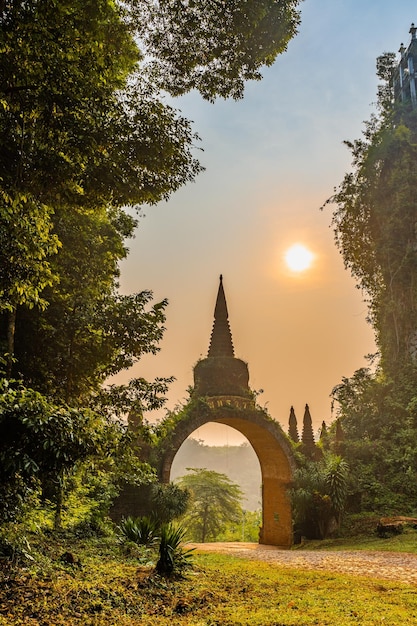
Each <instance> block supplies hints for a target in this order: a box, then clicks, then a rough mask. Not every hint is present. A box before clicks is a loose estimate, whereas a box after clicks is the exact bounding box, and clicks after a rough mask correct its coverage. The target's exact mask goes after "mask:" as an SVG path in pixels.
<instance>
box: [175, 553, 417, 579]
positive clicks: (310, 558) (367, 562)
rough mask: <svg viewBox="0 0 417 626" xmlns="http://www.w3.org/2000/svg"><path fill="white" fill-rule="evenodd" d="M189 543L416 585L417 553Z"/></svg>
mask: <svg viewBox="0 0 417 626" xmlns="http://www.w3.org/2000/svg"><path fill="white" fill-rule="evenodd" d="M191 546H192V547H195V548H197V549H198V550H201V551H212V552H227V553H229V554H233V555H235V556H241V557H244V558H245V559H253V560H259V561H266V562H267V563H276V564H277V565H280V566H283V567H296V568H300V569H304V570H324V571H331V572H340V573H343V574H354V575H360V576H371V577H374V578H383V579H386V580H397V581H401V582H404V583H410V584H413V585H417V554H410V553H408V552H373V551H372V552H370V551H369V552H368V551H366V550H355V551H354V550H352V551H348V550H339V551H337V552H327V551H324V550H303V549H301V548H300V549H297V550H282V549H280V548H277V547H275V546H264V545H260V544H258V543H193V544H191ZM187 547H188V546H187Z"/></svg>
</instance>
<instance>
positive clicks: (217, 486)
mask: <svg viewBox="0 0 417 626" xmlns="http://www.w3.org/2000/svg"><path fill="white" fill-rule="evenodd" d="M178 484H179V486H180V487H181V488H182V489H187V490H189V491H190V493H191V503H190V507H189V510H188V512H187V513H186V514H185V516H184V524H185V525H186V526H187V528H188V530H189V532H190V534H191V535H192V538H193V539H194V540H195V541H200V542H201V543H204V542H205V541H207V540H208V539H215V538H216V535H217V533H218V532H219V531H220V530H221V529H222V528H223V526H224V524H225V523H226V522H228V521H237V520H239V519H240V518H241V516H242V511H241V508H240V501H241V497H242V496H241V490H240V489H239V487H238V486H237V485H236V484H235V483H233V482H232V481H231V480H229V478H228V477H227V476H226V475H225V474H220V473H218V472H214V471H212V470H206V469H195V468H190V469H189V474H186V475H185V476H182V478H180V479H179V481H178Z"/></svg>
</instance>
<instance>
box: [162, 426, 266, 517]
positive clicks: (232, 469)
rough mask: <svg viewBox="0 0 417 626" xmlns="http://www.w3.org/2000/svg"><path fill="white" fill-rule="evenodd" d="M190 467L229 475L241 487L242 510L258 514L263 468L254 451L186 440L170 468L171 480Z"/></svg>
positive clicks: (244, 447) (242, 446)
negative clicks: (242, 495)
mask: <svg viewBox="0 0 417 626" xmlns="http://www.w3.org/2000/svg"><path fill="white" fill-rule="evenodd" d="M187 467H198V468H206V469H208V470H213V471H215V472H220V473H222V474H226V476H228V477H229V478H230V480H232V481H233V482H235V483H237V484H238V485H239V487H240V488H241V490H242V492H243V494H244V497H243V500H242V508H243V509H245V510H247V511H256V510H257V509H260V508H261V506H262V497H261V482H262V478H261V468H260V466H259V461H258V457H257V456H256V454H255V451H254V450H253V448H252V447H251V446H250V445H249V444H247V443H242V444H241V445H240V446H207V445H206V444H204V443H203V442H201V441H197V439H192V438H190V439H186V441H184V443H183V444H182V446H181V448H180V449H179V450H178V452H177V454H176V456H175V459H174V462H173V464H172V468H171V480H172V481H175V480H176V479H177V478H179V477H181V476H184V474H186V473H187Z"/></svg>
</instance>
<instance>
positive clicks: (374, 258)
mask: <svg viewBox="0 0 417 626" xmlns="http://www.w3.org/2000/svg"><path fill="white" fill-rule="evenodd" d="M393 71H394V68H393V58H392V55H384V57H382V58H380V59H379V60H378V73H379V76H380V77H381V78H383V80H384V84H383V85H382V87H381V89H380V91H379V101H378V102H379V114H378V115H375V116H373V117H372V118H371V120H370V122H369V123H368V124H367V125H366V129H365V133H364V139H362V140H358V141H355V142H353V143H351V142H348V146H349V147H350V149H351V151H352V154H353V172H351V173H348V174H346V176H345V178H344V180H343V182H342V184H341V185H340V187H339V188H338V190H337V191H336V193H335V195H334V196H333V197H332V198H331V199H330V201H329V202H332V203H335V204H336V205H337V208H336V210H335V211H334V214H333V226H334V232H335V238H336V244H337V245H338V247H339V248H340V251H341V253H342V256H343V258H344V262H345V266H346V267H347V268H349V269H350V271H351V273H352V275H353V276H354V277H355V278H356V279H357V280H358V286H359V287H360V288H361V289H362V290H363V291H364V293H365V294H366V297H367V300H368V304H369V319H370V321H371V323H372V325H373V327H374V329H375V333H376V342H377V345H378V347H379V349H380V353H381V358H382V364H383V368H384V371H385V372H386V373H387V374H390V375H392V376H394V377H396V378H397V379H398V380H400V378H401V376H403V374H404V371H405V370H404V368H405V369H408V370H410V368H411V369H415V365H416V356H417V352H416V348H415V345H417V343H416V342H417V305H416V302H417V297H416V296H417V291H416V289H417V287H416V285H415V280H414V275H415V267H416V264H417V233H416V228H415V226H416V223H417V212H416V203H415V193H414V190H415V186H416V184H417V169H416V167H415V163H416V159H417V111H416V110H414V109H412V108H411V106H409V105H408V104H403V103H399V102H397V101H395V100H394V99H393V93H392V88H391V87H390V85H391V84H392V83H391V82H390V81H391V78H392V75H393ZM414 375H415V374H414Z"/></svg>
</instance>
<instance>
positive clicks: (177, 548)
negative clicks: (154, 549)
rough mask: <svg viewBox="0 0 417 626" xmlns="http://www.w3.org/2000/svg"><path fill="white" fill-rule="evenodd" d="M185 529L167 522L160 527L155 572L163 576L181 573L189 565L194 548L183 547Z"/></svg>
mask: <svg viewBox="0 0 417 626" xmlns="http://www.w3.org/2000/svg"><path fill="white" fill-rule="evenodd" d="M185 533H186V530H185V528H184V527H183V526H180V525H176V524H172V523H168V524H163V525H162V526H161V528H160V543H159V559H158V562H157V564H156V568H155V569H156V572H157V573H158V574H161V575H163V576H172V575H175V574H176V575H181V574H182V573H183V572H184V570H185V569H187V568H189V567H191V558H192V552H193V550H194V548H187V549H184V548H183V545H184V538H185Z"/></svg>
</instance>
